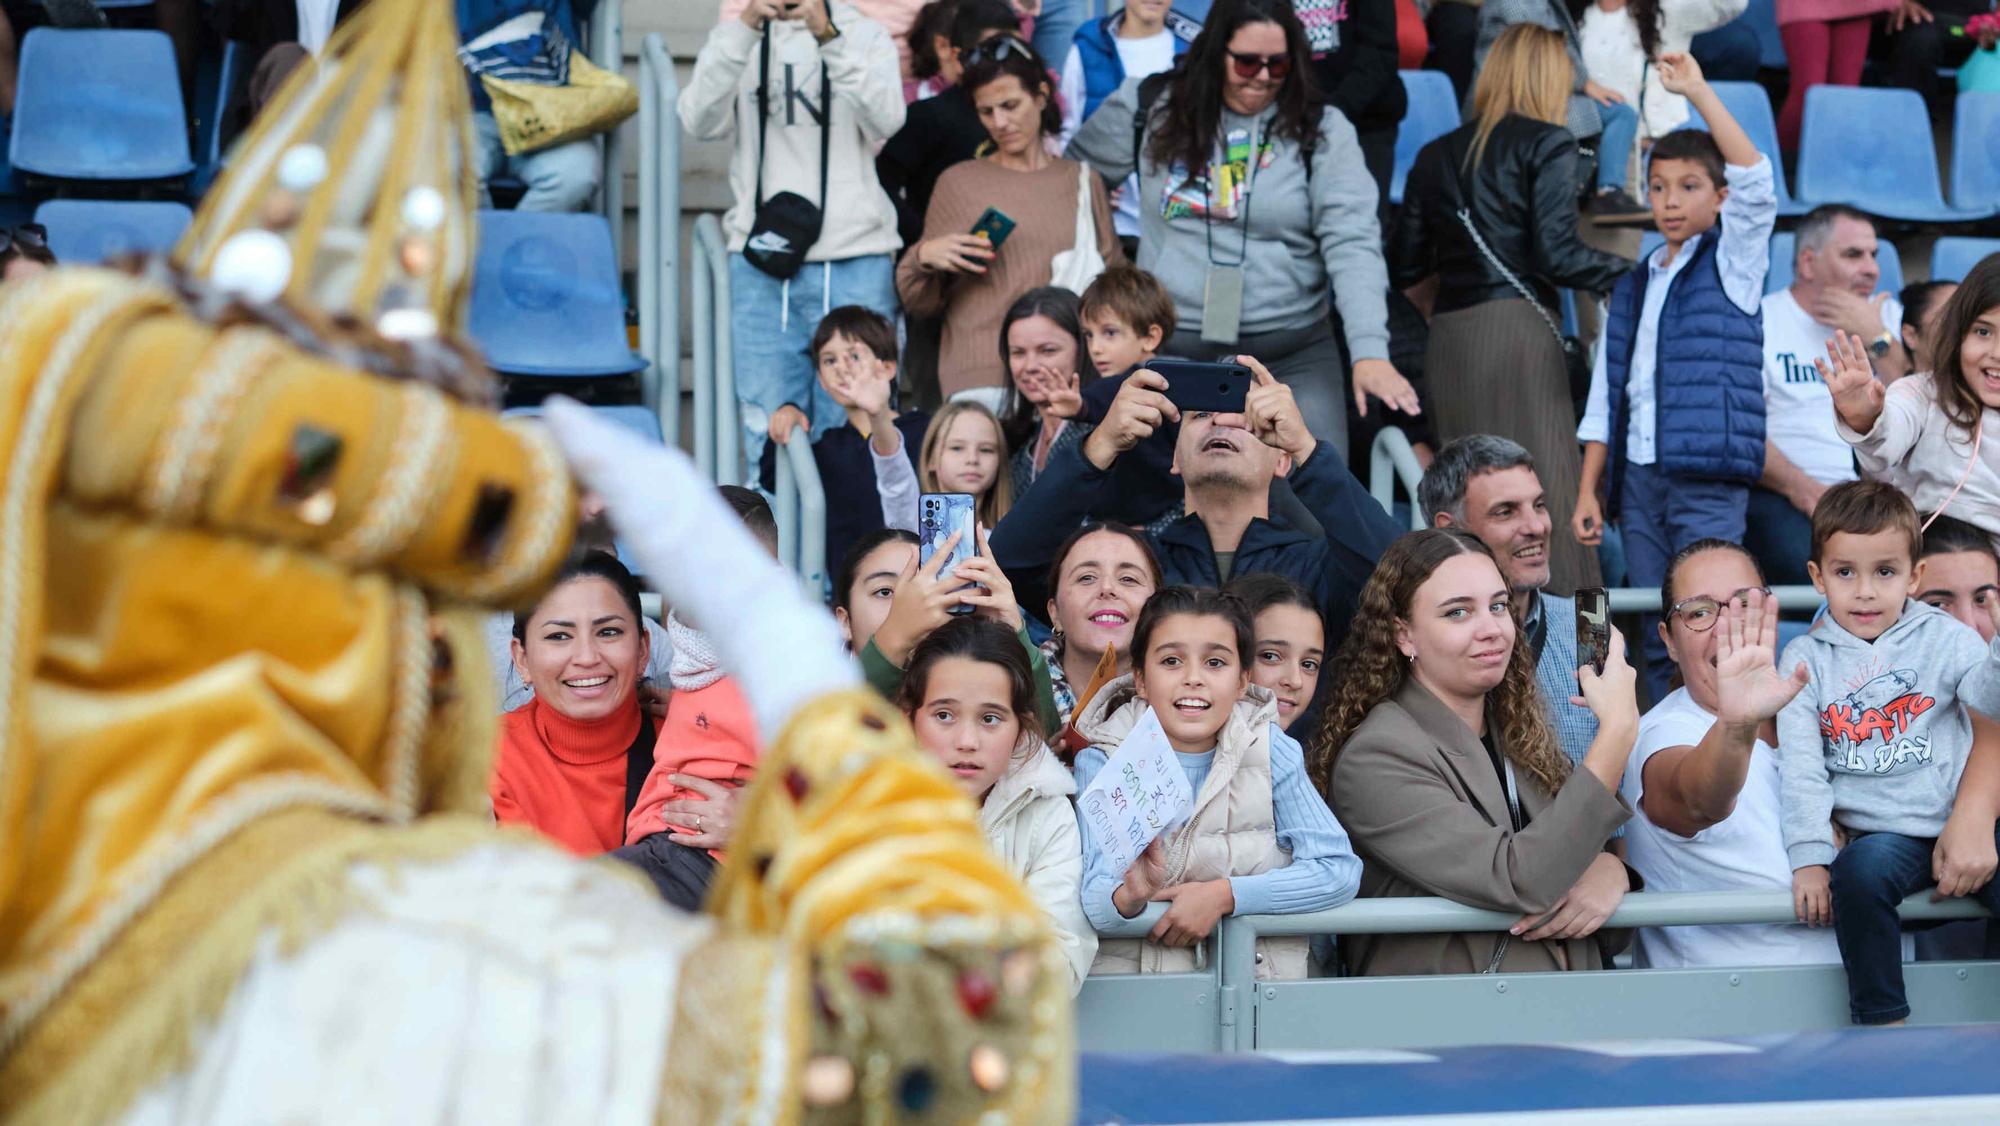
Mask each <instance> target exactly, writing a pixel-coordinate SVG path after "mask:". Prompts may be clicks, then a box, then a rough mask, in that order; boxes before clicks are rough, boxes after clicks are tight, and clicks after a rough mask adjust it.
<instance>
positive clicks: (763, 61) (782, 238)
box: [743, 25, 833, 281]
mask: <svg viewBox="0 0 2000 1126" xmlns="http://www.w3.org/2000/svg"><path fill="white" fill-rule="evenodd" d="M819 107H820V108H819V112H820V123H819V198H820V202H819V203H814V202H813V201H811V200H809V199H807V198H806V197H804V196H802V195H800V194H798V193H797V192H779V193H778V194H777V195H774V196H772V197H771V198H770V199H765V198H764V157H765V155H766V153H765V139H766V137H767V136H768V134H769V131H770V128H771V29H770V27H769V25H766V26H765V28H764V42H763V46H762V47H761V48H760V54H759V57H758V63H757V212H756V214H755V215H754V216H752V217H751V220H750V237H749V239H748V240H746V241H745V242H744V244H743V258H744V260H745V261H747V262H749V263H750V264H751V265H752V266H755V267H757V268H758V269H759V270H762V271H763V272H764V273H766V274H769V275H771V276H772V277H774V278H777V279H779V280H780V281H783V280H786V279H789V278H790V277H792V276H793V275H794V274H797V273H798V272H799V267H801V266H803V265H805V263H806V252H807V251H808V250H811V249H812V245H813V244H814V243H816V242H818V241H819V234H820V228H821V226H822V225H823V224H824V223H825V219H826V216H825V212H824V211H823V210H822V208H823V207H824V206H825V204H826V166H827V152H828V147H829V145H830V144H831V143H832V139H833V83H832V80H831V79H830V78H829V77H828V76H827V73H826V62H825V60H821V61H820V64H819Z"/></svg>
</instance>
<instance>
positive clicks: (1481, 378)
mask: <svg viewBox="0 0 2000 1126" xmlns="http://www.w3.org/2000/svg"><path fill="white" fill-rule="evenodd" d="M1570 84H1571V70H1570V62H1569V55H1568V53H1567V52H1566V51H1565V49H1564V46H1563V39H1562V36H1561V35H1560V34H1558V33H1556V32H1553V31H1550V30H1548V29H1547V28H1543V27H1538V26H1535V25H1533V24H1516V25H1514V26H1513V27H1510V28H1508V29H1507V31H1506V32H1505V33H1504V34H1502V35H1501V37H1500V39H1499V41H1498V42H1497V43H1495V44H1494V45H1493V50H1492V52H1491V53H1490V54H1489V55H1488V56H1487V59H1486V65H1485V67H1483V68H1482V69H1481V70H1480V72H1479V79H1478V81H1477V83H1476V84H1475V85H1474V87H1473V93H1472V109H1473V116H1472V119H1471V120H1470V121H1468V122H1466V124H1464V125H1463V126H1461V127H1459V128H1458V129H1456V130H1454V131H1452V132H1450V133H1447V134H1445V135H1444V136H1442V137H1439V138H1438V139H1437V140H1435V141H1432V142H1431V143H1430V144H1428V145H1425V146H1424V147H1423V149H1422V151H1420V152H1419V153H1417V160H1416V164H1415V165H1414V166H1413V167H1412V168H1411V169H1410V178H1409V181H1408V184H1407V186H1406V188H1405V190H1404V193H1403V212H1402V216H1401V218H1400V220H1399V222H1398V223H1397V225H1396V233H1395V237H1394V239H1393V241H1392V243H1391V245H1390V253H1389V279H1390V282H1391V283H1392V284H1393V285H1395V286H1396V287H1397V288H1399V289H1404V290H1417V291H1419V292H1412V293H1411V299H1412V300H1414V301H1416V302H1417V306H1418V308H1426V306H1427V305H1428V307H1429V309H1430V313H1431V332H1430V347H1429V350H1428V351H1427V352H1426V353H1425V356H1424V374H1425V378H1426V379H1428V380H1429V382H1430V390H1431V394H1430V399H1429V403H1430V407H1431V418H1432V421H1433V422H1434V423H1435V424H1436V427H1437V431H1438V434H1437V437H1438V440H1439V441H1440V442H1449V441H1451V440H1452V439H1454V438H1458V437H1461V436H1463V435H1466V434H1473V433H1487V434H1499V435H1502V436H1504V437H1508V438H1512V439H1513V440H1514V441H1516V442H1519V443H1521V444H1522V445H1523V446H1526V447H1527V448H1528V451H1529V452H1530V453H1531V454H1533V455H1534V458H1535V468H1536V471H1537V472H1538V473H1539V474H1540V475H1541V479H1542V485H1543V487H1544V488H1545V489H1546V490H1547V492H1548V504H1549V515H1550V517H1551V518H1552V519H1553V522H1554V527H1555V528H1557V529H1561V528H1564V527H1567V525H1566V524H1565V523H1564V521H1566V520H1568V519H1569V510H1570V508H1571V507H1572V506H1573V505H1574V504H1575V492H1576V482H1577V477H1578V476H1579V474H1580V473H1581V471H1582V464H1581V461H1580V460H1579V457H1578V454H1577V443H1576V413H1575V408H1574V405H1573V399H1572V397H1571V390H1570V385H1569V369H1568V364H1567V361H1566V360H1565V358H1564V354H1563V349H1562V344H1561V341H1560V339H1559V336H1558V331H1559V326H1560V317H1561V314H1560V312H1559V305H1558V304H1557V302H1558V295H1557V293H1556V287H1558V286H1564V287H1569V288H1573V289H1585V290H1589V291H1591V292H1594V293H1608V292H1610V290H1611V287H1612V286H1613V285H1615V284H1617V282H1618V279H1619V278H1620V277H1621V276H1622V275H1623V274H1624V273H1625V272H1626V271H1627V270H1629V269H1631V268H1632V263H1631V262H1630V261H1628V260H1626V259H1624V258H1620V257H1618V256H1617V255H1613V254H1604V253H1601V252H1599V251H1596V250H1593V249H1591V248H1590V247H1588V246H1585V245H1584V244H1583V241H1582V240H1581V239H1580V238H1578V236H1577V203H1576V200H1577V183H1578V180H1577V168H1576V162H1577V153H1576V138H1575V137H1574V136H1573V135H1571V133H1570V132H1569V130H1568V129H1567V128H1566V127H1565V122H1566V121H1567V118H1568V112H1569V110H1568V106H1569V88H1570ZM1461 215H1463V218H1462V217H1461ZM1467 220H1469V221H1470V228H1471V229H1468V224H1467ZM1475 231H1476V234H1475ZM1482 242H1483V243H1484V248H1483V249H1482V247H1481V243H1482ZM1510 274H1511V275H1512V278H1513V280H1511V281H1510V280H1509V275H1510ZM1433 281H1434V282H1435V285H1436V293H1435V298H1434V300H1430V301H1427V300H1426V295H1425V294H1424V293H1422V292H1421V291H1422V290H1427V289H1429V288H1430V283H1432V282H1433ZM1516 283H1518V284H1516ZM1524 289H1525V291H1526V293H1525V294H1524V293H1523V290H1524ZM1530 296H1532V300H1530V299H1529V298H1530ZM1546 550H1547V551H1548V552H1549V556H1550V558H1549V563H1550V569H1551V576H1550V582H1549V589H1550V590H1551V591H1552V592H1554V593H1557V594H1564V595H1567V594H1568V593H1570V592H1571V591H1572V590H1574V589H1575V588H1576V587H1579V586H1596V585H1598V582H1599V580H1598V569H1597V559H1596V556H1595V554H1594V553H1593V552H1592V551H1591V549H1589V548H1586V547H1583V546H1581V545H1579V544H1577V543H1576V542H1575V540H1574V539H1573V538H1572V537H1570V536H1565V535H1551V536H1550V537H1549V539H1548V546H1547V549H1546Z"/></svg>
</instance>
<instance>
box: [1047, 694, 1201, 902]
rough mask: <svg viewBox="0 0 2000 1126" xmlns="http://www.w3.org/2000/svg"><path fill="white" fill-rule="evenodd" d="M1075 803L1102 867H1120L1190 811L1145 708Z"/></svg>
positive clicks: (1182, 779)
mask: <svg viewBox="0 0 2000 1126" xmlns="http://www.w3.org/2000/svg"><path fill="white" fill-rule="evenodd" d="M1076 807H1077V808H1078V809H1080V810H1082V811H1083V819H1084V823H1085V824H1087V825H1089V826H1090V831H1091V835H1092V837H1093V838H1094V839H1095V840H1096V841H1097V847H1098V848H1099V849H1100V850H1102V851H1103V853H1104V858H1105V861H1106V867H1108V868H1109V869H1110V870H1111V871H1114V872H1120V873H1122V872H1124V871H1125V870H1126V869H1128V868H1130V867H1131V866H1132V862H1133V861H1134V860H1137V859H1138V858H1139V854H1140V853H1142V852H1144V851H1146V846H1147V845H1149V844H1151V843H1153V838H1155V837H1157V836H1159V835H1160V834H1161V833H1164V832H1167V831H1169V830H1171V829H1173V828H1175V827H1176V826H1178V825H1179V824H1180V823H1181V822H1182V821H1185V820H1187V817H1188V815H1189V814H1191V813H1193V812H1194V791H1193V790H1192V789H1190V788H1189V787H1188V780H1187V775H1186V774H1185V773H1183V772H1182V771H1181V764H1180V762H1179V761H1178V760H1177V759H1175V758H1174V749H1173V747H1172V746H1170V745H1169V744H1168V743H1167V733H1166V732H1165V731H1162V730H1160V719H1159V717H1158V716H1156V715H1154V714H1153V713H1152V711H1151V710H1150V709H1148V710H1147V712H1146V713H1145V714H1144V715H1142V716H1140V717H1139V722H1138V724H1137V725H1136V726H1134V727H1133V728H1132V733H1131V734H1129V735H1127V736H1126V737H1125V741H1124V742H1123V743H1121V744H1119V746H1118V749H1117V750H1116V751H1114V752H1112V755H1111V760H1110V761H1109V762H1107V763H1105V764H1104V769H1102V770H1100V771H1098V772H1097V774H1096V776H1095V777H1093V778H1091V780H1090V785H1088V786H1085V787H1084V788H1083V793H1081V794H1078V795H1077V799H1076Z"/></svg>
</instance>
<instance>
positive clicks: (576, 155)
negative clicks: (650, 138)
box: [472, 110, 603, 211]
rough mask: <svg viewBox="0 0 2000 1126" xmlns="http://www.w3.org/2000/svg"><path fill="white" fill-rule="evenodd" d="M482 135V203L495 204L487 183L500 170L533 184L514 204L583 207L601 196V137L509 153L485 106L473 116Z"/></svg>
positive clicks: (520, 206)
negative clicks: (599, 141) (509, 154)
mask: <svg viewBox="0 0 2000 1126" xmlns="http://www.w3.org/2000/svg"><path fill="white" fill-rule="evenodd" d="M472 124H473V127H474V129H475V131H477V133H478V134H479V167H478V168H477V169H475V171H476V172H478V173H479V205H480V206H481V207H491V206H493V200H492V197H491V196H489V195H488V194H487V191H486V181H488V180H490V179H492V178H493V177H495V176H498V175H500V174H501V173H503V172H505V173H511V174H512V175H514V176H515V177H517V178H519V179H520V181H521V182H522V183H524V184H526V185H528V192H527V194H526V195H523V196H522V197H521V202H519V203H517V204H515V205H514V206H515V208H516V209H518V210H521V211H582V210H583V209H584V208H586V207H589V206H590V197H591V196H593V195H596V194H597V180H598V177H599V176H600V175H601V174H602V172H603V161H602V160H600V159H599V158H598V155H597V141H596V140H595V139H593V138H590V137H584V138H582V139H580V140H575V141H567V142H564V143H563V144H560V145H551V146H550V147H548V148H545V149H538V150H536V151H535V152H531V153H523V154H521V155H520V156H508V155H507V150H506V149H504V148H502V147H501V145H500V123H499V122H497V121H495V120H493V115H492V114H491V113H488V112H486V111H484V110H481V111H479V112H477V113H474V114H473V115H472Z"/></svg>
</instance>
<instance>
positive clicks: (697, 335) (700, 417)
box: [688, 215, 736, 484]
mask: <svg viewBox="0 0 2000 1126" xmlns="http://www.w3.org/2000/svg"><path fill="white" fill-rule="evenodd" d="M688 299H689V311H690V313H691V314H692V318H693V332H694V341H693V344H694V373H693V375H694V463H695V466H696V467H697V468H699V469H700V470H701V471H702V473H703V474H705V475H706V476H707V477H708V479H709V480H711V481H714V482H716V483H717V484H731V483H733V482H734V478H735V475H734V473H732V474H731V475H730V476H729V477H724V476H723V475H722V474H721V473H720V472H718V465H719V464H721V462H720V461H719V459H718V452H719V451H718V449H717V447H718V446H719V445H720V444H721V439H722V437H723V436H722V435H719V434H717V433H716V430H717V422H718V417H719V415H718V410H717V403H718V400H719V399H720V398H721V392H720V388H719V386H718V385H719V384H720V383H721V382H722V372H724V371H729V372H730V373H731V375H730V378H729V398H730V399H731V405H732V406H733V405H734V399H735V396H736V388H735V384H736V380H735V377H734V367H735V346H734V342H733V341H732V340H731V338H730V320H729V316H730V304H729V243H728V241H727V240H726V239H724V238H723V235H722V221H721V220H720V219H717V218H716V217H715V216H713V215H703V216H701V217H700V218H698V219H696V220H695V221H694V254H693V255H692V256H691V258H690V260H689V262H688ZM728 438H729V451H730V457H729V461H728V463H727V464H729V465H730V466H732V468H733V467H734V465H735V449H736V440H735V434H734V433H733V432H732V433H730V434H729V435H728Z"/></svg>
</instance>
